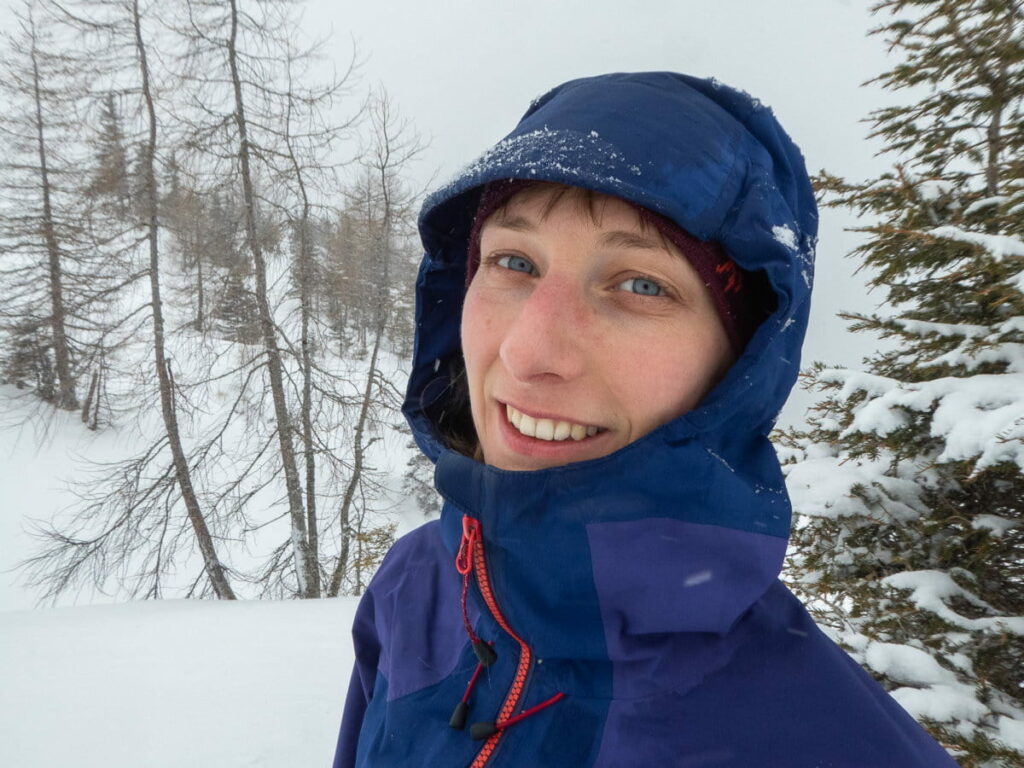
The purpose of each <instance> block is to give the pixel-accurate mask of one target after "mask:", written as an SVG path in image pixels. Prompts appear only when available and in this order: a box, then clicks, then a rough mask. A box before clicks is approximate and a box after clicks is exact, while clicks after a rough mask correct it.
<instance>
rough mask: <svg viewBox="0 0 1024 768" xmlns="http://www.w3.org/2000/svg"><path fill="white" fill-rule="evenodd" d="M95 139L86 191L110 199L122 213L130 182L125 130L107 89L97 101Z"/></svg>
mask: <svg viewBox="0 0 1024 768" xmlns="http://www.w3.org/2000/svg"><path fill="white" fill-rule="evenodd" d="M94 141H95V142H96V149H95V158H96V160H95V168H94V169H93V172H92V180H91V182H90V184H89V187H88V189H87V190H86V192H87V194H89V195H90V196H95V197H97V198H100V199H101V200H103V201H110V202H112V203H113V204H114V206H115V207H116V209H117V210H118V212H119V213H120V214H121V215H122V216H123V215H125V213H126V209H127V205H128V200H129V197H130V195H131V185H130V180H129V176H128V153H127V151H126V150H125V140H124V129H123V127H122V121H121V114H120V112H119V111H118V107H117V101H116V100H115V98H114V94H113V93H109V92H108V93H107V94H106V95H105V96H104V98H103V101H102V103H101V104H100V114H99V127H98V130H97V132H96V137H95V139H94Z"/></svg>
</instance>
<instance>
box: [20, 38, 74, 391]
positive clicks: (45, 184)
mask: <svg viewBox="0 0 1024 768" xmlns="http://www.w3.org/2000/svg"><path fill="white" fill-rule="evenodd" d="M30 23H31V22H30ZM31 29H32V33H31V34H32V51H31V54H32V89H33V97H34V99H35V107H36V139H37V144H38V148H39V181H40V186H41V188H42V193H43V220H42V229H43V240H44V242H45V244H46V255H47V261H48V268H49V283H50V286H49V287H50V307H51V310H50V329H51V333H52V334H53V359H54V368H55V369H56V374H57V393H56V399H55V402H56V405H57V407H58V408H64V409H66V410H69V411H73V410H76V409H77V408H78V399H77V397H76V396H75V380H74V377H73V375H72V373H71V350H70V348H69V345H68V337H67V329H66V327H65V323H66V312H65V308H64V275H63V271H62V268H61V253H60V244H59V243H58V241H57V232H56V227H55V226H54V222H53V202H52V200H51V191H52V188H51V186H50V171H49V167H48V166H47V160H46V138H45V131H44V126H43V104H42V87H41V85H40V82H39V62H38V59H37V56H36V34H35V25H34V24H32V27H31Z"/></svg>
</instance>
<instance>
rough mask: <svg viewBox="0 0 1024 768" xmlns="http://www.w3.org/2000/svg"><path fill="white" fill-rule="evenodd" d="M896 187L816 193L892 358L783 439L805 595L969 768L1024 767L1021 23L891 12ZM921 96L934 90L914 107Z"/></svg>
mask: <svg viewBox="0 0 1024 768" xmlns="http://www.w3.org/2000/svg"><path fill="white" fill-rule="evenodd" d="M875 12H876V13H879V14H892V15H891V16H886V17H885V18H886V19H887V20H886V21H884V22H883V23H882V24H881V25H880V26H879V27H878V28H877V30H876V33H877V34H879V35H883V36H885V38H886V40H887V42H888V44H889V45H890V46H891V50H892V51H893V52H895V54H896V55H898V56H899V57H900V59H899V61H898V62H896V64H895V65H894V67H893V68H892V69H891V70H890V71H888V72H885V73H883V74H882V75H880V76H878V77H877V78H875V79H874V80H873V81H872V82H873V83H878V84H881V85H882V86H883V87H886V88H888V89H891V90H892V91H893V92H894V93H896V94H908V95H906V96H905V98H907V99H913V98H916V99H917V101H913V102H912V103H907V104H905V105H898V106H892V107H888V108H886V109H882V110H879V111H877V112H875V113H873V114H872V115H871V116H870V122H871V123H872V125H873V129H874V132H873V135H875V136H878V137H881V138H882V139H883V140H884V141H885V151H886V152H888V153H889V154H890V155H891V156H892V157H893V159H894V166H893V169H892V170H891V171H888V172H885V173H883V174H882V175H881V176H880V177H878V178H874V179H868V180H865V181H863V182H858V183H852V182H847V181H845V180H843V179H839V178H837V177H834V176H830V175H829V174H827V173H824V172H823V173H822V174H821V175H820V177H819V179H818V182H819V191H820V192H821V194H822V195H823V198H824V202H825V205H831V206H844V207H849V208H852V209H853V210H855V211H856V212H858V213H859V214H861V215H862V216H863V217H864V219H865V220H866V221H868V222H869V223H868V224H866V225H865V226H864V227H862V228H861V229H859V231H860V232H862V233H863V235H864V239H863V241H862V244H861V245H860V246H859V247H858V248H857V249H856V251H855V252H854V253H853V254H852V255H853V256H854V257H856V258H858V259H859V260H860V261H861V262H862V263H863V264H864V265H866V266H867V267H868V272H869V273H870V274H871V275H872V277H871V280H870V282H871V284H872V285H873V286H874V287H875V288H878V289H879V290H880V292H881V293H882V295H883V297H884V303H883V304H882V306H881V308H880V309H879V311H877V312H876V313H874V314H856V315H845V317H847V319H849V320H850V322H851V326H850V327H851V329H852V330H854V331H871V332H873V333H876V334H878V335H879V336H881V337H883V338H886V339H888V340H889V342H890V343H889V344H888V345H887V346H886V347H884V348H882V349H880V351H878V352H877V353H875V354H874V355H872V356H871V357H869V358H868V359H867V360H865V361H864V362H865V366H864V369H863V370H852V369H842V368H836V367H834V366H828V365H825V364H822V363H817V364H815V365H814V366H813V367H812V368H811V370H809V371H808V372H807V374H806V376H805V383H806V385H807V386H808V387H810V388H813V389H815V390H816V391H818V392H819V393H820V399H819V401H818V403H817V404H816V405H815V406H814V407H813V408H812V409H811V412H810V414H809V417H808V422H809V426H808V427H807V429H805V430H793V431H790V432H788V433H785V434H782V435H779V436H778V438H779V439H778V445H779V452H780V456H782V458H783V461H784V471H785V472H786V473H787V484H788V487H789V490H790V496H791V498H792V501H793V508H794V512H795V514H796V524H795V530H794V534H793V540H792V544H793V546H792V549H791V557H790V561H789V566H790V569H789V578H790V579H791V582H792V584H793V587H794V589H795V590H796V591H797V592H798V593H800V594H801V595H802V596H803V597H804V598H805V599H806V600H807V602H808V604H809V605H810V606H811V608H812V611H813V612H814V613H815V615H816V618H817V619H818V620H819V622H820V623H821V624H822V625H823V626H824V627H826V628H827V629H828V631H830V632H831V633H832V635H833V636H834V637H836V639H837V640H839V641H840V642H841V643H843V644H844V645H845V646H846V647H847V648H848V649H849V650H850V651H851V652H852V653H853V654H854V656H855V657H856V658H857V659H858V661H860V662H861V663H862V664H864V665H865V666H866V667H867V668H868V669H869V670H870V671H872V672H873V673H874V674H875V675H876V676H877V677H878V678H879V679H881V680H882V682H883V684H885V685H886V686H887V687H888V688H889V689H890V690H891V691H892V692H893V695H894V697H895V698H896V699H897V701H899V702H900V703H901V704H902V705H903V706H904V707H905V708H906V709H907V710H908V711H910V713H911V714H913V715H914V716H915V717H917V718H918V719H919V720H921V721H922V722H923V723H924V724H925V725H926V727H928V728H929V729H931V731H932V732H933V734H934V735H935V736H936V737H937V738H938V739H939V740H940V741H941V742H942V743H943V744H945V745H946V746H947V748H949V749H950V751H951V752H952V753H953V755H954V756H955V757H956V759H957V760H958V761H959V762H960V764H961V765H963V766H965V768H970V767H974V768H993V767H995V766H1006V767H1009V766H1021V765H1024V221H1022V217H1021V215H1020V214H1021V211H1022V210H1024V114H1022V104H1024V4H1022V3H1021V2H1019V0H1017V1H1008V0H1000V1H998V2H982V0H968V1H967V2H953V1H952V0H920V1H916V2H908V1H907V0H883V1H882V2H878V3H876V5H875ZM907 86H920V87H916V88H907Z"/></svg>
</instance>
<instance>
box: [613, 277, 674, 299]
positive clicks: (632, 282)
mask: <svg viewBox="0 0 1024 768" xmlns="http://www.w3.org/2000/svg"><path fill="white" fill-rule="evenodd" d="M619 287H620V288H621V289H622V290H625V291H629V292H631V293H635V294H637V295H638V296H661V295H662V294H664V293H665V290H664V289H663V288H662V287H661V286H660V285H658V283H656V282H654V281H653V280H649V279H648V278H646V277H631V278H629V279H628V280H623V281H622V282H621V283H619Z"/></svg>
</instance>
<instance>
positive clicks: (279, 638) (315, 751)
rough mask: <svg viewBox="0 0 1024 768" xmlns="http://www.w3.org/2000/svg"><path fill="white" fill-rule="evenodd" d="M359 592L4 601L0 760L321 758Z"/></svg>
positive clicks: (100, 766) (83, 767)
mask: <svg viewBox="0 0 1024 768" xmlns="http://www.w3.org/2000/svg"><path fill="white" fill-rule="evenodd" d="M356 602H357V601H356V598H338V599H325V600H304V601H292V602H269V601H263V602H242V601H239V602H214V601H205V600H165V601H159V602H138V603H128V604H121V605H92V606H80V607H74V608H56V609H48V610H37V611H8V612H4V613H0V681H2V682H0V765H2V766H5V768H43V767H44V766H45V767H46V768H51V767H53V768H56V766H75V768H119V767H120V766H124V767H125V768H127V767H128V766H132V768H183V766H189V767H190V768H207V767H209V768H213V767H214V766H218V767H219V768H296V766H326V765H330V762H331V758H332V755H333V751H334V743H335V739H336V737H337V730H338V723H339V718H340V714H341V709H342V705H343V704H344V700H345V692H346V690H347V686H348V677H349V672H350V670H351V666H352V654H351V643H350V642H349V632H350V627H351V625H352V615H353V612H354V610H355V606H356Z"/></svg>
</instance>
